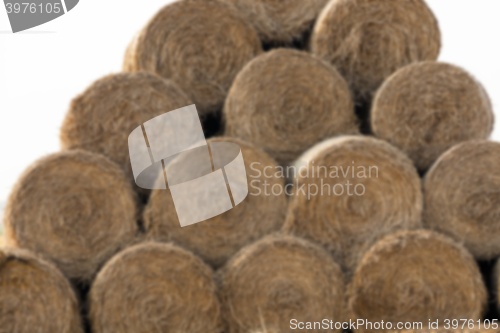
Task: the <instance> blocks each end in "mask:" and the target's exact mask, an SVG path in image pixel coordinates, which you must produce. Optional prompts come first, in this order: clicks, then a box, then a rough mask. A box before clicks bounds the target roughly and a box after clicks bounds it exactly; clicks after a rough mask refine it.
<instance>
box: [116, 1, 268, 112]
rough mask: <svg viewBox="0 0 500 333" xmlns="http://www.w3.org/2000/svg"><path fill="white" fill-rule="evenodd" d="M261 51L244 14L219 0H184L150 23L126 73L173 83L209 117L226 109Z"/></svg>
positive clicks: (127, 61)
mask: <svg viewBox="0 0 500 333" xmlns="http://www.w3.org/2000/svg"><path fill="white" fill-rule="evenodd" d="M261 52H262V46H261V42H260V40H259V37H258V35H257V32H256V31H255V29H254V28H253V27H252V25H251V24H250V23H249V22H247V21H246V19H245V17H244V16H243V15H242V14H241V13H240V12H239V11H237V10H235V9H233V8H230V6H228V5H226V4H224V3H222V2H221V1H217V0H183V1H176V2H173V3H171V4H168V5H167V6H165V7H164V8H163V9H161V10H160V11H159V12H158V13H157V14H156V15H155V16H154V17H153V18H152V19H151V20H150V21H149V23H148V24H147V25H146V27H144V29H143V30H142V31H141V32H140V34H139V36H138V37H136V40H133V41H132V43H131V44H130V45H129V48H128V50H127V52H126V54H125V60H124V64H123V69H124V70H125V71H140V70H144V71H147V72H152V73H156V74H158V75H160V76H162V77H164V78H169V79H172V80H173V81H174V82H176V83H177V84H178V85H179V86H180V87H181V88H182V90H183V91H185V92H186V93H187V94H188V96H189V97H190V98H191V99H192V100H193V101H194V103H195V104H196V106H197V108H198V112H200V114H202V115H203V114H207V113H211V112H216V111H220V109H221V108H222V104H223V103H224V99H225V98H226V95H227V92H228V90H229V88H230V86H231V83H232V82H233V80H234V77H235V76H236V74H237V73H238V72H239V71H240V70H241V68H242V67H243V66H244V65H245V64H246V63H247V62H248V61H250V60H251V59H252V58H253V57H255V56H257V55H258V54H260V53H261Z"/></svg>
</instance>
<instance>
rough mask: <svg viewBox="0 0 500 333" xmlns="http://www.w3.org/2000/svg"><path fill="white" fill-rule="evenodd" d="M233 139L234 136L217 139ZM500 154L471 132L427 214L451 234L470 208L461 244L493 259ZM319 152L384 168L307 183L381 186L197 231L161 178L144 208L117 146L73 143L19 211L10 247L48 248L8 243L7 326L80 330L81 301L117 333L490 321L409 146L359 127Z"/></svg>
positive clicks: (240, 209) (316, 156) (252, 212)
mask: <svg viewBox="0 0 500 333" xmlns="http://www.w3.org/2000/svg"><path fill="white" fill-rule="evenodd" d="M221 140H222V141H225V140H232V139H228V138H214V139H210V140H209V144H211V143H212V142H218V141H221ZM238 145H239V146H240V147H241V149H242V154H243V156H244V160H245V167H246V169H247V177H248V179H247V181H248V182H249V184H250V186H252V184H253V181H255V180H258V181H259V182H257V184H260V185H259V186H263V185H262V184H263V183H265V182H266V181H267V183H268V185H269V184H271V185H273V187H274V185H275V184H277V185H280V186H284V184H285V181H284V179H283V178H279V177H274V176H273V177H270V178H269V177H266V176H265V174H266V169H267V168H268V167H270V168H271V170H275V167H276V166H277V164H276V163H275V162H274V161H273V160H272V159H271V158H270V157H269V156H268V155H266V154H265V153H264V152H262V151H260V150H258V149H257V148H255V147H252V146H251V145H248V144H246V143H244V142H240V141H238ZM498 156H500V145H499V144H496V143H489V142H473V143H464V144H461V145H459V146H456V147H455V148H452V149H451V150H450V151H448V152H447V153H445V154H444V155H443V156H442V158H440V160H439V161H438V162H437V163H436V164H435V165H434V166H433V168H431V170H430V171H429V172H428V174H427V175H426V179H425V180H424V188H425V194H426V195H425V203H426V205H425V206H426V207H425V211H424V212H423V213H424V215H425V217H426V221H427V224H428V225H427V226H429V225H430V226H431V227H433V228H434V229H438V230H439V231H441V232H443V234H448V235H450V236H451V237H452V238H453V239H455V240H457V239H458V240H460V237H459V236H460V235H454V234H453V232H450V231H451V230H454V229H456V228H457V227H456V226H455V225H453V224H451V225H449V226H448V227H447V226H446V225H445V224H444V223H439V225H440V226H441V229H439V228H437V227H436V226H432V224H431V223H430V222H432V221H439V219H438V218H443V219H445V220H451V221H456V220H457V219H459V220H461V221H467V222H468V224H467V226H466V228H467V230H468V232H467V239H466V241H462V242H461V243H463V244H464V246H466V247H467V248H468V250H469V251H471V253H472V254H473V255H475V256H476V258H479V259H493V258H495V257H497V256H498V254H499V253H498V250H497V248H496V247H495V244H496V237H498V232H497V231H496V229H495V226H496V221H497V220H496V215H495V214H496V208H495V207H496V206H495V205H494V203H495V202H496V201H495V200H496V198H497V197H496V192H492V191H494V190H495V188H496V187H497V182H498V181H497V180H496V179H498V177H496V176H495V175H496V173H495V170H496V169H497V168H496V165H497V164H498V163H496V161H497V160H498ZM457 159H458V161H460V163H456V162H453V161H456V160H457ZM463 159H465V161H463ZM354 161H356V164H355V163H354ZM450 161H451V162H450ZM468 161H474V162H475V163H477V165H480V166H483V167H484V166H487V167H488V170H490V168H491V171H492V172H488V173H484V172H479V171H478V170H477V168H476V166H475V165H474V163H472V162H468ZM254 162H258V164H257V167H256V166H255V165H253V163H254ZM314 162H315V163H316V164H315V165H316V166H318V165H328V166H331V165H340V166H342V165H343V166H353V165H364V166H372V165H376V166H378V167H379V168H380V173H378V174H377V177H373V178H370V177H368V178H364V177H362V178H359V176H356V177H355V176H354V175H352V174H351V173H346V174H345V176H344V177H345V178H343V179H340V180H339V179H337V178H335V177H330V176H329V177H326V176H325V175H323V176H321V177H318V176H317V175H316V176H312V177H308V176H307V175H304V174H302V173H300V172H299V173H298V174H297V175H295V177H296V179H295V180H294V181H296V182H295V184H294V186H300V185H301V184H305V185H307V186H309V185H317V186H318V187H320V186H321V187H323V186H324V184H323V182H328V184H329V185H331V186H330V187H329V188H330V189H331V188H334V187H335V186H336V185H337V184H341V183H343V182H347V181H349V180H351V181H352V180H354V179H357V180H358V181H359V182H360V183H362V184H363V186H364V188H365V191H364V192H363V196H346V195H343V196H342V195H341V196H332V195H318V196H312V197H310V198H309V197H307V196H306V195H297V196H294V197H292V198H291V202H290V204H289V205H288V203H287V198H286V196H285V194H284V193H280V194H279V195H271V196H265V195H257V196H253V195H249V196H248V198H247V199H246V200H245V201H244V202H242V203H241V204H240V205H238V206H236V207H235V208H234V209H232V210H230V211H229V212H227V214H222V215H219V216H216V217H214V218H212V219H209V220H207V221H204V222H202V223H198V224H195V225H193V226H190V227H188V228H181V227H180V226H179V223H178V219H177V217H176V214H174V213H173V212H174V209H173V206H172V205H173V203H172V202H171V198H169V192H168V191H160V190H158V191H153V193H151V195H150V198H149V201H148V203H147V205H146V207H145V208H144V210H143V212H142V214H141V210H142V209H141V206H140V204H139V200H138V196H137V195H136V194H137V193H135V192H134V190H133V187H132V186H131V182H130V180H129V179H128V178H127V177H126V176H125V173H124V172H123V171H122V170H121V169H120V168H119V166H118V165H116V164H114V163H112V162H111V161H110V160H108V159H107V158H106V157H104V156H102V155H98V154H93V153H90V152H86V151H81V150H70V151H63V152H60V153H57V154H54V155H51V156H48V157H45V158H43V159H41V160H39V161H37V162H36V163H34V164H33V165H32V166H31V167H30V168H28V170H26V172H25V173H24V174H23V176H22V177H21V178H20V180H19V181H18V183H17V184H16V186H15V187H14V189H13V191H12V194H11V196H10V197H9V201H8V203H7V206H6V210H5V219H4V222H5V228H6V240H7V243H8V244H7V245H9V246H12V247H15V248H25V249H28V250H31V251H32V252H33V253H36V255H30V254H27V252H25V251H24V250H2V251H3V252H2V253H3V254H2V264H1V265H0V288H2V290H0V323H2V325H0V333H3V332H10V333H12V332H15V333H17V332H78V331H80V330H81V329H82V328H81V323H80V321H81V320H80V316H79V314H78V313H79V312H81V313H83V314H84V316H85V320H86V319H87V318H86V317H88V320H89V322H90V326H91V327H92V330H93V332H103V333H104V332H110V333H116V332H165V331H166V332H172V331H173V332H226V333H234V332H238V333H239V332H248V333H250V332H259V331H261V332H273V331H276V332H291V331H295V329H294V328H293V327H294V325H293V323H294V322H297V323H298V322H304V323H307V322H310V323H313V322H318V321H320V322H322V321H323V320H324V319H327V320H331V321H333V322H337V323H340V322H343V321H346V320H349V319H353V320H355V319H363V320H366V321H370V322H380V321H382V320H383V321H385V322H390V323H391V324H393V325H395V323H397V322H400V321H401V322H407V321H422V322H427V321H428V320H429V319H440V320H443V319H455V318H456V319H463V318H466V319H469V320H475V321H477V320H481V319H482V318H483V315H484V313H485V310H486V305H487V304H486V300H487V292H486V288H485V286H484V283H483V280H482V277H481V274H480V272H479V269H478V267H477V264H476V262H475V261H474V259H473V257H472V255H471V254H470V253H469V252H468V250H466V249H465V248H464V247H463V246H462V245H460V244H458V243H455V242H454V241H452V240H451V238H447V236H444V235H441V234H439V233H436V232H434V231H429V230H423V229H422V228H423V227H424V225H423V224H422V221H421V220H422V218H421V217H422V209H423V202H424V196H423V194H422V190H421V186H422V181H421V179H420V178H419V176H418V174H417V172H416V170H415V168H414V166H413V165H412V163H411V161H410V160H409V159H408V158H407V157H406V156H405V155H404V154H403V153H401V152H400V151H398V150H397V149H396V148H394V147H392V146H391V145H389V144H388V143H386V142H384V141H380V140H377V139H374V138H369V137H361V136H346V137H340V138H335V139H330V140H326V141H324V142H323V143H320V144H318V145H317V146H315V147H313V148H311V150H309V151H308V152H306V153H305V154H304V155H303V156H302V157H301V159H299V161H297V165H299V164H301V163H305V164H306V165H309V166H311V163H312V164H314ZM450 167H452V171H449V170H450V169H449V168H450ZM167 169H168V166H167ZM310 169H311V170H310V171H313V172H314V170H315V169H316V170H319V169H317V168H313V167H311V168H310ZM306 170H309V167H308V168H306ZM248 173H250V174H248ZM255 173H257V174H258V175H259V176H258V177H257V176H256V174H255ZM470 174H472V175H476V176H477V177H476V176H475V177H469V176H470ZM453 175H455V177H458V179H459V180H460V179H469V178H470V181H467V182H463V184H462V185H463V187H464V188H466V189H467V192H466V193H472V194H473V196H472V199H473V200H468V197H459V196H458V195H457V196H453V195H452V194H454V193H453V191H455V190H454V188H455V187H456V186H455V185H454V184H453V182H452V180H453V179H455V180H457V178H454V176H453ZM478 175H480V176H481V177H479V176H478ZM259 177H260V178H259ZM450 177H451V178H450ZM160 179H161V178H160ZM163 181H164V180H163ZM253 185H255V184H253ZM252 189H254V188H253V187H252ZM259 189H260V190H263V188H262V187H259ZM455 192H456V191H455ZM429 198H431V199H429ZM446 198H453V200H448V201H447V199H446ZM465 199H467V200H465ZM444 204H447V206H445V205H444ZM439 205H442V207H446V209H445V210H439ZM287 209H288V212H287ZM285 213H286V214H285ZM457 214H461V215H457ZM285 215H286V216H285ZM455 215H456V216H455ZM140 216H142V219H141V220H140V222H142V224H140V223H138V219H140ZM461 216H464V217H467V218H468V219H464V218H461ZM478 222H481V223H478ZM483 229H484V230H483ZM474 230H476V231H474ZM269 234H271V235H272V236H269ZM266 235H268V236H267V237H266V238H262V237H264V236H266ZM298 237H300V238H298ZM153 241H154V242H153ZM174 244H175V245H174ZM481 244H482V245H483V246H481ZM117 253H118V254H117ZM38 256H39V257H40V258H44V259H37V258H38ZM44 260H47V261H50V262H51V263H52V264H53V265H54V266H55V267H57V269H59V270H60V272H61V273H58V271H57V269H56V268H54V267H53V266H51V265H52V264H47V263H45V261H44ZM228 260H229V261H228ZM214 269H215V270H216V271H215V273H214V271H213V270H214ZM63 275H64V277H63ZM66 278H67V279H69V280H70V281H71V282H72V283H75V282H77V283H83V284H91V288H90V292H89V294H88V296H87V297H77V296H75V295H74V294H73V291H72V290H71V287H70V286H71V284H70V282H68V281H67V280H66ZM80 296H81V295H80ZM77 298H81V299H79V300H77ZM47 304H50V306H48V305H47ZM79 306H80V307H81V306H83V307H84V309H79ZM54 307H55V308H54ZM294 320H295V321H294ZM292 321H294V322H292ZM4 323H5V324H4ZM308 330H309V331H311V330H312V331H314V330H315V329H314V327H313V328H311V329H308ZM340 330H341V328H340V327H339V326H335V325H333V326H331V327H328V329H325V331H330V332H337V331H340ZM358 330H359V331H363V330H364V328H363V327H360V328H359V329H358ZM381 331H383V329H381Z"/></svg>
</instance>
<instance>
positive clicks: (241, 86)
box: [224, 49, 358, 164]
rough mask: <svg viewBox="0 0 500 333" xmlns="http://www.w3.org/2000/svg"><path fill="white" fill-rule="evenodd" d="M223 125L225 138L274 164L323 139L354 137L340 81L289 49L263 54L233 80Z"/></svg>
mask: <svg viewBox="0 0 500 333" xmlns="http://www.w3.org/2000/svg"><path fill="white" fill-rule="evenodd" d="M224 120H225V125H226V135H229V136H236V137H239V138H242V139H243V140H246V141H249V142H252V143H254V144H256V145H257V146H259V147H263V149H264V150H265V151H267V152H268V153H269V154H270V155H271V156H272V157H274V158H275V159H276V160H277V161H278V162H279V163H280V164H287V163H289V162H291V161H293V160H294V159H296V158H297V157H298V156H299V155H300V154H301V153H302V152H303V151H304V150H306V149H308V148H309V147H311V146H312V145H314V144H315V143H317V142H318V141H321V140H323V139H325V138H328V137H331V136H334V135H339V134H357V133H358V126H357V123H356V116H355V114H354V108H353V104H352V100H351V95H350V93H349V89H348V87H347V84H346V83H345V81H344V79H342V77H340V75H339V74H338V73H337V71H336V70H335V68H333V67H332V66H330V65H328V64H327V63H325V62H323V61H321V60H319V59H317V58H316V57H314V56H311V55H310V54H307V53H305V52H300V51H296V50H290V49H278V50H274V51H271V52H268V53H266V54H264V55H262V56H260V57H258V58H256V59H254V60H253V61H252V62H250V63H249V64H248V65H247V66H246V67H245V68H244V69H243V70H242V71H241V72H240V73H239V74H238V76H237V77H236V80H235V82H234V84H233V86H232V87H231V90H230V91H229V95H228V98H227V100H226V104H225V105H224Z"/></svg>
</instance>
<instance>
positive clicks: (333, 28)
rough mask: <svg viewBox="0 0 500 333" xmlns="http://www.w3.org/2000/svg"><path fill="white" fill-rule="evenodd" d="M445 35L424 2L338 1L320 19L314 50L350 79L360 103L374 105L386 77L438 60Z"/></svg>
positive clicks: (313, 51)
mask: <svg viewBox="0 0 500 333" xmlns="http://www.w3.org/2000/svg"><path fill="white" fill-rule="evenodd" d="M440 47H441V35H440V31H439V27H438V23H437V21H436V18H435V17H434V15H433V14H432V12H431V10H430V9H429V8H428V7H427V5H426V4H425V2H424V1H423V0H343V1H340V0H336V1H331V2H330V3H329V4H328V5H327V6H326V7H325V8H324V9H323V11H322V13H321V14H320V16H319V18H318V21H317V22H316V25H315V27H314V30H313V33H312V37H311V51H312V53H314V54H316V55H317V56H319V57H320V58H322V59H324V60H326V61H328V62H330V63H331V64H333V65H334V66H335V67H337V69H338V70H339V72H340V74H342V76H343V77H344V78H346V80H347V83H348V84H349V86H350V88H351V90H352V91H353V93H354V96H355V98H356V100H358V101H363V100H370V99H371V98H372V95H373V94H374V93H375V91H376V90H377V88H378V87H379V86H380V84H381V83H382V82H383V81H384V79H385V78H386V77H388V76H389V75H391V74H392V73H393V72H395V71H396V70H397V69H398V68H401V67H403V66H406V65H408V64H410V63H412V62H416V61H422V60H436V59H437V57H438V55H439V49H440Z"/></svg>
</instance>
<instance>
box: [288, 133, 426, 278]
mask: <svg viewBox="0 0 500 333" xmlns="http://www.w3.org/2000/svg"><path fill="white" fill-rule="evenodd" d="M295 170H296V171H297V173H298V174H297V176H296V179H295V180H294V186H295V189H294V191H293V198H292V199H291V202H290V206H289V210H288V215H287V219H286V222H285V225H284V227H283V230H284V231H285V232H286V233H291V234H294V235H297V236H300V237H304V238H306V239H310V240H312V241H314V242H316V243H319V244H321V245H323V246H324V247H325V248H326V249H328V250H329V251H330V252H331V253H332V254H333V256H334V257H335V259H336V261H337V262H338V263H340V264H341V266H342V268H343V269H344V271H345V272H346V273H347V275H348V276H349V275H350V274H351V273H352V272H353V270H354V268H355V267H356V265H357V263H358V262H359V260H360V259H361V257H362V255H363V253H364V252H365V251H366V250H368V248H369V247H370V246H371V245H373V243H375V242H376V241H377V240H378V239H380V238H381V237H383V236H385V235H388V234H391V233H394V232H395V231H398V230H405V229H412V228H419V227H421V219H422V205H423V198H422V191H421V181H420V178H419V176H418V174H417V171H416V170H415V167H414V166H413V164H412V163H411V161H410V160H409V159H408V158H407V157H406V156H405V155H404V154H403V153H401V152H400V151H399V150H397V149H396V148H394V147H393V146H391V145H390V144H388V143H386V142H384V141H382V140H377V139H374V138H370V137H363V136H346V137H341V138H335V139H330V140H327V141H324V142H322V143H320V144H318V145H316V146H314V147H313V148H311V149H310V150H309V151H307V152H306V153H305V154H304V155H303V156H302V157H301V158H300V159H299V160H298V161H297V162H296V164H295Z"/></svg>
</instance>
